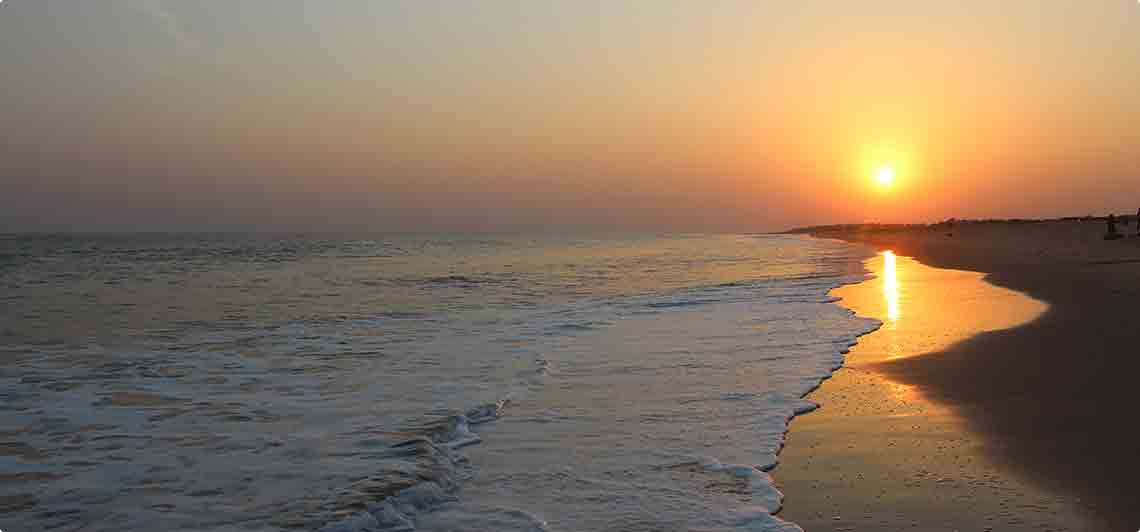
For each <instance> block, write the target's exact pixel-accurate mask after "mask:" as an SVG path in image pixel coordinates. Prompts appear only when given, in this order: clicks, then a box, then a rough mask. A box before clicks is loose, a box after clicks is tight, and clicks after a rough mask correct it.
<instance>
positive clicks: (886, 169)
mask: <svg viewBox="0 0 1140 532" xmlns="http://www.w3.org/2000/svg"><path fill="white" fill-rule="evenodd" d="M875 182H876V183H878V184H879V186H880V187H883V188H886V187H889V186H891V184H892V183H894V182H895V169H894V168H892V167H890V166H880V167H879V169H878V170H875Z"/></svg>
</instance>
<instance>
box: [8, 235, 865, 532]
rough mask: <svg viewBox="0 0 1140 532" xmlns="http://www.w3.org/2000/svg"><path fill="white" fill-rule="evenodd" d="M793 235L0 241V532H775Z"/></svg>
mask: <svg viewBox="0 0 1140 532" xmlns="http://www.w3.org/2000/svg"><path fill="white" fill-rule="evenodd" d="M868 256H869V252H868V250H866V249H863V248H857V247H854V246H849V245H846V244H841V243H836V242H829V241H823V240H811V239H807V238H801V237H792V236H756V235H739V236H639V237H607V238H597V239H592V238H553V237H542V238H490V237H470V236H432V237H424V236H365V237H343V236H328V237H321V236H312V235H305V236H288V235H277V236H267V235H258V236H252V235H251V236H240V235H214V236H209V235H130V236H127V235H122V236H82V237H50V236H36V237H24V236H7V237H0V529H3V530H5V531H6V532H12V531H17V532H20V531H26V530H49V529H50V530H83V531H90V532H95V531H116V532H119V531H124V530H139V531H151V530H235V531H236V530H319V529H322V528H326V529H328V530H344V531H349V530H361V531H363V530H383V531H393V530H413V529H414V530H428V531H436V530H438V531H443V530H486V531H492V530H506V531H510V530H555V531H566V532H570V531H592V530H598V531H601V530H615V531H617V530H798V527H795V526H794V525H793V524H790V523H786V522H783V521H781V520H779V519H777V518H774V517H772V516H771V514H772V513H773V512H775V511H776V510H777V509H778V508H779V505H780V498H781V496H780V494H779V493H778V492H777V491H776V489H775V488H774V486H773V485H772V483H771V480H770V478H769V477H768V475H767V474H766V473H765V472H764V471H766V470H768V469H770V468H771V467H773V466H774V465H775V463H776V454H777V453H778V452H779V449H780V447H781V445H782V442H783V434H784V431H785V429H786V424H787V421H788V420H789V419H790V417H791V416H793V415H794V414H795V413H799V412H805V411H807V410H810V409H811V407H812V405H811V404H810V403H808V402H806V401H804V400H802V399H801V397H802V396H803V395H804V394H805V393H807V392H808V391H810V390H811V389H812V388H813V387H815V386H816V385H818V384H819V382H820V380H821V379H823V378H826V377H827V376H828V375H829V374H830V373H831V371H833V370H834V369H835V368H836V367H837V366H838V365H840V364H841V363H842V358H843V357H842V353H843V352H844V351H845V350H846V348H847V347H849V346H850V345H851V344H852V342H853V341H854V339H855V338H856V337H857V336H858V335H860V334H863V333H866V332H868V331H870V330H872V329H873V328H874V327H875V326H877V323H876V322H873V321H870V320H865V319H861V318H857V317H855V316H853V315H852V314H851V313H850V312H848V311H846V310H844V309H842V308H840V307H838V306H837V305H834V304H832V301H831V300H830V299H829V298H828V296H827V292H828V291H829V290H830V289H831V288H833V287H835V286H838V285H840V284H843V283H850V282H857V281H859V280H862V279H864V277H865V274H866V272H865V271H864V269H863V266H862V261H863V260H864V259H866V258H867V257H868Z"/></svg>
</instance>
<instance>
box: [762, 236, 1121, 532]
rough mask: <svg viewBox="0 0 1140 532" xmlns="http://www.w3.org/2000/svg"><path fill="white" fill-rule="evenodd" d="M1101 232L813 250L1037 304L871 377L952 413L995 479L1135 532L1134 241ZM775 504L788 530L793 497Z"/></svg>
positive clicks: (893, 241)
mask: <svg viewBox="0 0 1140 532" xmlns="http://www.w3.org/2000/svg"><path fill="white" fill-rule="evenodd" d="M1102 229H1103V227H1102V226H1101V225H1100V224H1096V223H1082V222H1080V221H1056V222H1040V223H1033V224H998V223H995V224H969V225H963V226H959V227H956V228H954V232H953V236H949V235H947V234H945V233H944V232H943V231H942V230H941V229H939V230H932V229H930V228H925V227H909V228H903V229H898V230H892V231H873V232H872V231H860V230H859V229H858V227H848V228H845V229H843V230H838V231H820V232H817V233H814V234H813V236H816V237H822V238H835V239H840V240H845V241H848V242H853V243H859V244H866V245H870V246H873V247H875V248H877V249H880V250H886V249H890V250H893V251H895V252H897V253H899V254H902V255H906V256H910V257H914V258H915V259H916V260H918V261H920V262H921V263H922V264H926V265H929V266H932V267H937V268H949V269H958V270H970V271H976V272H982V273H984V274H985V275H984V277H983V279H984V280H985V281H986V282H987V283H990V284H992V285H994V286H998V287H1003V288H1008V289H1011V290H1016V291H1018V292H1021V293H1024V294H1027V295H1029V296H1030V297H1033V298H1036V299H1038V300H1041V301H1044V302H1046V303H1048V304H1049V309H1048V310H1047V311H1046V312H1045V313H1044V314H1043V315H1041V316H1040V317H1039V318H1038V319H1036V320H1034V321H1032V322H1029V323H1026V324H1023V325H1019V326H1016V327H1013V328H1010V329H1005V330H998V331H988V332H982V333H981V334H977V335H975V336H972V337H970V338H968V339H965V340H963V341H961V342H958V343H955V344H954V345H951V346H948V347H946V348H944V349H939V350H937V351H933V352H927V353H926V354H924V355H923V356H918V357H909V358H901V359H898V360H893V361H888V362H882V363H879V364H876V365H875V367H874V372H875V373H877V374H879V375H882V376H883V378H885V379H887V380H889V381H890V382H894V383H898V384H900V385H903V386H909V387H913V388H914V389H917V390H920V391H921V393H922V394H923V396H924V397H926V398H928V399H929V401H930V403H931V404H934V405H938V406H941V407H946V408H949V409H951V410H952V411H953V413H954V414H955V415H957V416H958V417H960V419H961V421H962V428H963V429H964V430H963V434H965V435H968V436H970V437H975V438H977V439H978V442H979V447H978V449H977V450H978V452H979V453H980V454H979V456H980V457H982V458H984V459H985V460H987V461H988V462H989V463H990V464H991V465H992V466H993V468H994V470H995V471H998V472H1001V473H1002V474H1003V475H1009V476H1012V477H1016V478H1017V479H1024V480H1026V481H1028V482H1029V483H1031V484H1032V485H1033V486H1034V487H1035V488H1039V489H1040V490H1042V491H1043V492H1049V493H1054V494H1057V495H1058V496H1059V497H1061V498H1063V499H1064V500H1065V501H1068V502H1070V503H1072V504H1074V505H1076V508H1077V511H1078V512H1080V513H1081V514H1082V515H1084V516H1085V518H1086V519H1089V520H1090V525H1089V526H1091V527H1092V528H1089V529H1090V530H1130V529H1132V528H1135V526H1137V525H1136V524H1135V523H1137V522H1140V521H1138V520H1140V509H1137V508H1136V507H1135V505H1134V499H1135V495H1134V491H1135V488H1134V487H1133V486H1132V484H1133V482H1134V479H1135V478H1137V475H1138V474H1140V457H1138V456H1137V454H1136V453H1135V441H1136V440H1135V439H1134V434H1135V429H1134V428H1133V427H1132V426H1130V425H1129V421H1130V420H1131V419H1133V418H1134V413H1133V412H1132V408H1131V404H1132V402H1134V399H1133V397H1132V394H1131V393H1130V390H1131V383H1132V381H1133V380H1134V377H1133V375H1135V374H1137V373H1140V359H1137V358H1136V357H1135V356H1134V355H1133V353H1134V352H1135V348H1136V345H1137V344H1138V337H1140V335H1138V334H1137V333H1136V332H1135V323H1134V322H1135V321H1136V317H1137V312H1136V310H1135V309H1136V308H1137V307H1138V306H1140V303H1138V302H1140V268H1137V263H1138V262H1140V239H1136V238H1129V239H1125V240H1119V241H1103V240H1102V239H1101V238H1100V236H1101V235H1100V233H1101V232H1102ZM856 349H858V347H857V348H856ZM837 375H838V373H837ZM825 387H826V385H825ZM813 398H814V397H813ZM824 406H825V407H826V406H827V405H826V404H825V405H824ZM804 419H808V418H804ZM797 430H798V427H793V430H792V433H791V438H789V440H790V441H791V439H792V438H795V437H796V434H797ZM790 448H791V449H794V448H795V447H794V446H791V447H790ZM788 461H789V462H791V461H793V459H791V458H789V460H788ZM786 467H787V463H785V466H782V468H781V469H785V468H786ZM788 491H789V492H791V493H792V495H790V496H789V501H790V505H791V507H792V511H791V512H790V513H788V514H787V515H788V516H793V515H795V511H794V508H795V507H796V506H797V502H796V498H795V497H796V496H795V495H794V493H795V491H796V490H795V489H792V488H789V490H788ZM952 506H955V507H957V508H958V510H959V511H965V509H964V508H961V507H958V505H952ZM789 518H790V519H791V520H793V521H795V518H792V517H789Z"/></svg>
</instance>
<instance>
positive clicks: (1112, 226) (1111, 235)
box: [1104, 214, 1120, 240]
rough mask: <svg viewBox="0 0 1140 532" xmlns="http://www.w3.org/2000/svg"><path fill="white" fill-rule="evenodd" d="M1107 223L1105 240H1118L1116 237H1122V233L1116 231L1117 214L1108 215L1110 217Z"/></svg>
mask: <svg viewBox="0 0 1140 532" xmlns="http://www.w3.org/2000/svg"><path fill="white" fill-rule="evenodd" d="M1106 223H1107V224H1108V232H1106V233H1105V234H1104V239H1105V240H1116V239H1118V238H1120V233H1118V232H1116V215H1115V214H1110V215H1108V219H1107V221H1106Z"/></svg>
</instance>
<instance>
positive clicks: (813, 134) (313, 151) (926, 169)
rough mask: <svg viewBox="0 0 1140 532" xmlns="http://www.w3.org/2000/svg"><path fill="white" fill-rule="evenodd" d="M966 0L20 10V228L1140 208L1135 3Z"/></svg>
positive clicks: (1, 168)
mask: <svg viewBox="0 0 1140 532" xmlns="http://www.w3.org/2000/svg"><path fill="white" fill-rule="evenodd" d="M92 4H96V5H92ZM945 4H946V5H943V4H940V3H928V2H908V1H903V0H877V1H876V0H870V1H864V2H857V3H856V2H846V1H843V2H840V1H833V2H824V1H804V2H752V1H739V2H735V1H728V0H718V1H712V2H681V1H677V2H665V1H656V0H646V1H630V2H622V3H612V2H600V1H599V2H585V1H582V2H542V3H534V2H523V1H517V2H508V1H503V2H494V3H478V4H475V3H471V4H467V3H463V4H460V3H455V2H443V1H438V2H433V1H423V2H410V1H409V2H399V1H393V2H369V1H365V0H338V1H337V2H335V3H334V2H330V3H315V2H301V1H299V0H279V1H278V0H274V1H272V2H270V1H268V0H265V1H261V0H247V1H244V2H238V3H235V2H224V1H221V0H214V1H202V2H195V3H187V2H174V1H163V0H116V1H113V2H112V1H108V2H99V3H94V2H92V3H86V2H84V3H73V2H37V1H32V0H8V1H6V2H4V3H3V4H2V5H0V67H2V68H3V69H4V71H5V72H6V73H7V74H8V75H7V77H8V79H9V80H10V81H9V82H8V84H7V85H8V86H7V87H6V93H5V97H4V99H3V100H0V115H2V116H4V117H6V120H5V137H6V142H4V143H2V144H0V202H2V203H0V230H13V231H18V230H68V229H100V230H120V229H147V228H162V229H253V230H265V229H285V230H342V229H353V230H381V231H406V230H448V231H493V230H510V231H530V230H545V231H572V230H653V231H709V230H715V231H752V230H767V229H779V228H783V227H787V226H791V225H799V224H814V223H835V222H849V221H864V220H877V221H928V220H937V219H942V218H946V217H1012V216H1063V215H1080V214H1087V213H1101V212H1106V211H1109V210H1118V211H1131V210H1134V209H1135V208H1136V206H1140V98H1138V97H1137V95H1138V92H1137V90H1136V89H1137V87H1140V4H1137V3H1136V2H1128V1H1123V0H1120V1H1116V0H1104V1H1098V2H1082V3H1074V2H1068V1H1061V0H1034V1H1028V0H1025V1H1020V0H1011V1H1005V2H981V1H976V2H975V1H969V2H959V3H953V5H950V4H951V3H945ZM1086 4H1087V5H1086ZM882 165H890V166H891V167H893V168H894V169H895V170H896V172H897V174H898V176H897V179H896V182H895V184H894V185H893V186H892V187H890V188H889V189H885V190H884V189H879V188H876V187H875V186H874V185H873V180H872V176H873V174H874V171H875V169H876V168H877V167H879V166H882Z"/></svg>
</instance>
